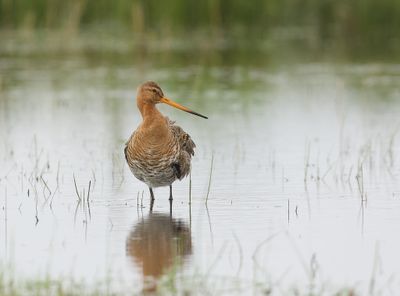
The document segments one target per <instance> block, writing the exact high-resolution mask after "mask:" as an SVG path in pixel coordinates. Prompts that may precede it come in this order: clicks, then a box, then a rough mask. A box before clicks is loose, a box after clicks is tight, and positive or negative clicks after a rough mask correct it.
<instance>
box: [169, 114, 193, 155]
mask: <svg viewBox="0 0 400 296" xmlns="http://www.w3.org/2000/svg"><path fill="white" fill-rule="evenodd" d="M167 120H168V123H169V125H170V127H171V130H172V133H173V134H174V136H175V138H176V139H177V141H178V143H179V145H180V147H181V149H183V150H184V151H186V152H187V153H189V155H190V156H192V155H194V148H195V147H196V144H195V143H194V142H193V140H192V138H191V137H190V136H189V134H188V133H186V132H185V131H184V130H183V129H182V128H181V127H180V126H178V125H176V124H175V121H172V120H170V119H169V118H168V117H167Z"/></svg>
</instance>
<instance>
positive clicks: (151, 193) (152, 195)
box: [149, 187, 154, 213]
mask: <svg viewBox="0 0 400 296" xmlns="http://www.w3.org/2000/svg"><path fill="white" fill-rule="evenodd" d="M149 191H150V213H151V212H152V211H153V205H154V193H153V189H152V188H151V187H149Z"/></svg>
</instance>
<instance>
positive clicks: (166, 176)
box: [125, 81, 207, 200]
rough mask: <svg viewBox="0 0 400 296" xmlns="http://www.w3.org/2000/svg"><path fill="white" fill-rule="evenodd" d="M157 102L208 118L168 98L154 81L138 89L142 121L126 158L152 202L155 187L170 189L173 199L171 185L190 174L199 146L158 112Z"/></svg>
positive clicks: (135, 132)
mask: <svg viewBox="0 0 400 296" xmlns="http://www.w3.org/2000/svg"><path fill="white" fill-rule="evenodd" d="M158 103H166V104H168V105H171V106H173V107H176V108H178V109H181V110H183V111H186V112H189V113H192V114H195V115H198V116H201V117H204V118H207V117H205V116H203V115H201V114H199V113H196V112H194V111H192V110H190V109H188V108H186V107H183V106H181V105H179V104H177V103H175V102H173V101H171V100H169V99H168V98H166V97H165V96H164V93H163V91H162V90H161V88H160V87H159V86H158V85H157V84H156V83H155V82H152V81H150V82H146V83H144V84H142V85H141V86H140V87H139V90H138V94H137V106H138V108H139V111H140V113H141V114H142V117H143V121H142V123H141V124H140V125H139V127H138V128H137V129H136V131H134V132H133V134H132V136H131V137H130V138H129V140H128V142H127V143H126V146H125V158H126V161H127V163H128V165H129V168H130V169H131V171H132V173H133V175H134V176H135V177H136V178H137V179H139V180H140V181H142V182H144V183H146V184H147V186H149V189H150V194H151V198H152V200H153V199H154V194H153V190H152V188H154V187H162V186H170V199H172V186H171V184H172V183H173V182H174V181H175V180H177V179H179V180H182V179H183V178H184V177H185V176H187V175H188V174H189V172H190V161H191V158H192V156H193V155H194V148H195V147H196V145H195V144H194V142H193V141H192V139H191V138H190V136H189V135H188V134H187V133H186V132H185V131H184V130H183V129H182V128H181V127H179V126H177V125H175V122H173V121H171V120H169V119H168V117H165V116H163V115H162V114H161V112H160V111H158V109H157V108H156V106H155V105H156V104H158Z"/></svg>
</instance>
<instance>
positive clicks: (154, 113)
mask: <svg viewBox="0 0 400 296" xmlns="http://www.w3.org/2000/svg"><path fill="white" fill-rule="evenodd" d="M138 107H139V110H140V113H141V114H142V118H143V122H145V121H148V120H149V119H151V118H157V117H160V116H161V117H162V114H161V112H160V111H158V109H157V108H156V106H155V105H154V104H144V103H143V104H140V105H138Z"/></svg>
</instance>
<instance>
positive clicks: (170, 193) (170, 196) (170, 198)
mask: <svg viewBox="0 0 400 296" xmlns="http://www.w3.org/2000/svg"><path fill="white" fill-rule="evenodd" d="M169 200H170V201H172V200H173V198H172V184H171V185H169Z"/></svg>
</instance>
